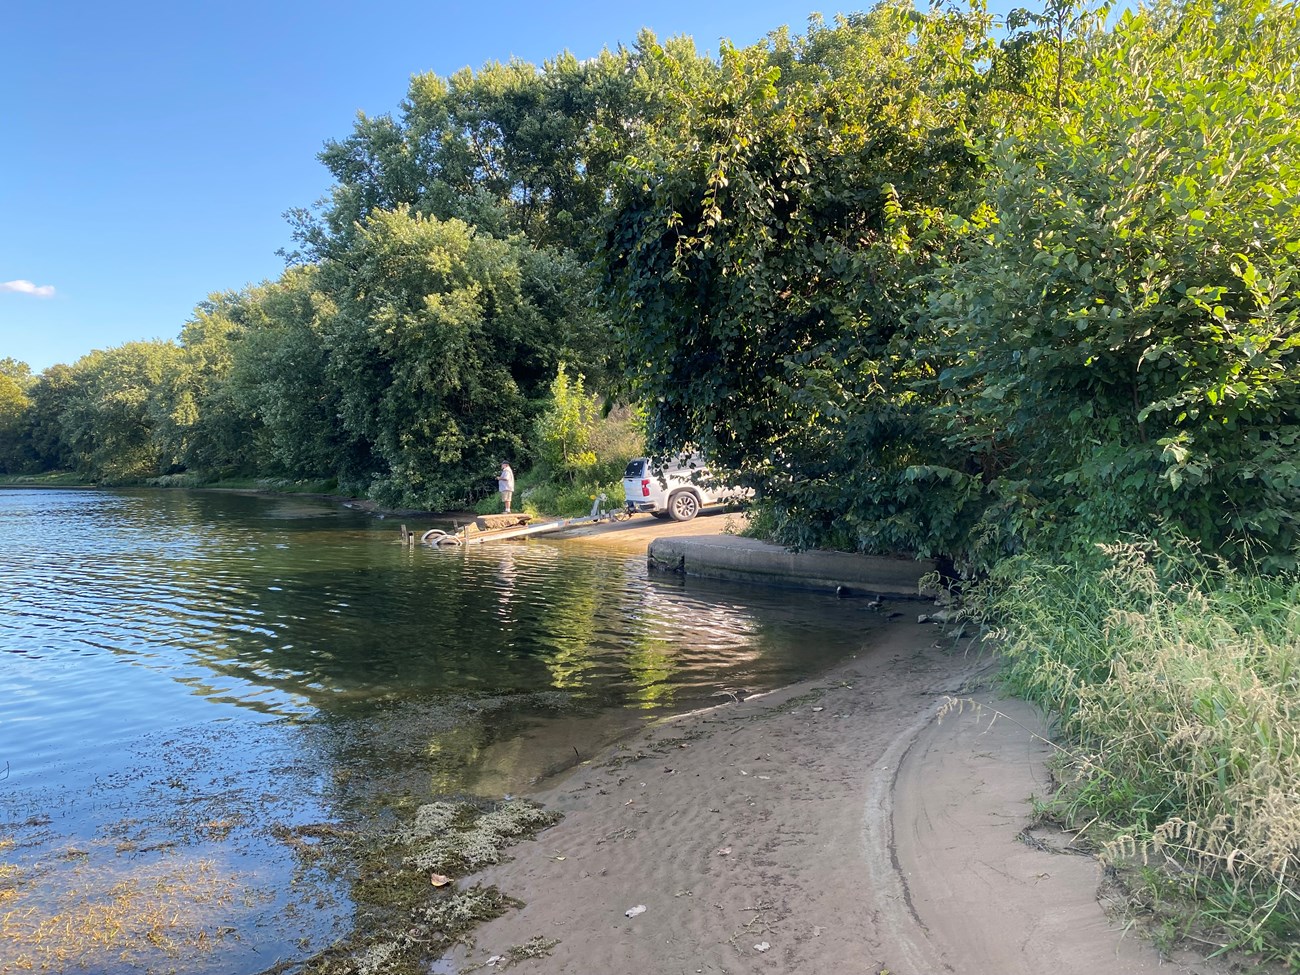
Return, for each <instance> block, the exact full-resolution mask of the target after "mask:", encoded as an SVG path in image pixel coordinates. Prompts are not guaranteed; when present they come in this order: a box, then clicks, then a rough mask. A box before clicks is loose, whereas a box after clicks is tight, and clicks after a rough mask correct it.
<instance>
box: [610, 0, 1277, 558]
mask: <svg viewBox="0 0 1300 975" xmlns="http://www.w3.org/2000/svg"><path fill="white" fill-rule="evenodd" d="M1058 14H1060V16H1058V17H1056V18H1051V17H1047V18H1039V19H1037V20H1036V21H1033V22H1028V21H1026V22H1025V24H1026V29H1025V30H1023V31H1022V32H1020V33H1018V34H1016V35H1013V37H1012V38H1011V39H1010V40H1009V41H1008V42H1007V43H1004V44H1003V46H1002V47H1001V49H1000V50H999V51H998V52H996V53H990V48H989V45H988V42H987V38H986V35H985V33H984V31H985V30H986V27H987V25H986V24H985V23H984V22H983V21H981V20H980V19H979V18H978V17H958V16H956V15H938V16H935V15H931V16H930V17H928V18H926V17H920V16H918V15H916V14H915V13H914V12H913V11H912V10H911V9H910V7H909V6H907V5H897V6H894V5H885V6H881V7H878V8H876V9H875V10H874V11H873V12H872V13H870V14H868V15H865V16H860V17H854V18H851V19H849V20H847V21H845V22H843V23H841V24H839V25H838V26H837V27H836V28H835V29H830V28H818V27H816V26H814V28H813V29H812V30H811V31H810V32H809V34H808V35H807V36H806V37H805V38H802V39H799V40H797V41H793V42H789V43H784V42H780V43H774V44H772V45H770V46H767V47H761V48H754V49H750V50H748V51H724V55H723V58H722V61H721V64H719V65H718V66H717V67H716V69H715V70H713V71H712V72H710V73H709V74H707V75H705V76H703V77H700V76H694V77H675V78H673V79H672V82H673V84H672V87H671V89H670V93H669V95H668V96H666V98H667V100H670V101H674V100H675V102H676V103H677V104H678V105H679V106H680V108H679V112H678V114H679V117H680V118H681V119H682V120H683V121H682V123H681V124H680V125H679V126H678V127H677V128H673V127H670V126H662V127H660V128H658V129H657V130H656V131H655V132H654V133H652V135H651V137H650V139H649V140H648V143H647V145H646V147H645V148H644V149H643V150H642V151H641V152H640V153H639V154H638V155H636V156H633V157H631V158H629V159H628V161H627V163H626V165H625V167H624V169H623V174H622V180H621V183H620V186H619V197H618V204H617V206H616V207H615V209H614V212H613V214H612V216H611V220H610V228H611V229H610V233H609V238H608V248H607V255H606V259H607V268H608V281H609V284H610V286H611V288H612V290H613V292H614V294H615V296H616V298H617V310H618V320H619V325H620V327H621V329H622V334H623V336H624V338H625V340H626V341H627V343H628V345H629V347H630V349H631V352H630V354H629V367H630V370H631V372H632V374H633V377H634V381H635V382H636V384H637V388H638V389H640V390H642V391H643V395H645V396H646V397H647V398H648V399H650V400H652V401H654V402H655V403H656V405H657V409H656V411H655V417H654V422H653V424H652V428H651V430H652V434H653V436H654V441H655V446H656V447H657V448H659V449H662V450H667V449H671V448H674V447H675V446H677V445H679V444H681V443H683V442H685V441H688V440H694V441H696V442H698V443H700V444H701V445H703V446H704V448H705V449H706V450H707V451H708V452H710V453H712V454H714V455H716V456H717V457H719V458H720V459H722V460H723V461H724V462H725V463H727V464H728V465H730V466H734V467H737V468H739V469H741V470H742V471H744V472H745V473H746V475H747V478H748V480H749V481H750V483H751V484H752V485H753V486H754V487H755V488H756V489H757V490H758V491H759V492H760V495H761V496H763V497H764V498H765V499H766V500H767V502H768V504H769V505H770V506H771V507H772V509H773V510H774V512H775V515H776V520H775V523H776V527H777V531H778V533H779V536H780V537H781V538H782V539H783V540H785V541H787V542H789V543H792V544H796V545H818V544H832V545H838V546H844V547H851V548H859V549H865V550H873V551H892V550H906V551H914V552H921V553H925V554H947V555H951V556H953V557H955V558H956V559H957V560H958V561H959V562H961V563H963V564H966V565H968V566H984V565H988V564H990V563H991V562H992V561H994V560H996V559H997V558H998V557H1000V556H1001V555H1002V554H1005V553H1008V552H1011V551H1015V550H1017V549H1019V548H1021V547H1023V546H1025V545H1027V544H1028V545H1051V546H1062V545H1069V544H1071V543H1073V542H1076V541H1079V540H1082V541H1088V540H1091V539H1107V538H1113V537H1114V536H1115V535H1116V534H1117V533H1119V532H1124V531H1149V530H1152V529H1154V528H1155V527H1157V526H1160V525H1173V526H1176V527H1178V528H1179V529H1181V530H1182V531H1183V532H1185V533H1187V534H1189V535H1190V536H1192V537H1193V538H1195V539H1197V540H1199V541H1201V542H1202V543H1203V544H1205V545H1206V546H1207V547H1210V548H1213V549H1215V550H1220V551H1224V552H1226V553H1230V554H1235V555H1238V556H1243V557H1244V556H1247V555H1250V554H1253V555H1256V556H1258V557H1259V558H1262V559H1265V560H1267V561H1268V562H1269V563H1270V564H1289V563H1290V562H1291V561H1292V559H1293V555H1292V551H1293V549H1294V547H1295V544H1296V541H1297V537H1296V534H1295V528H1296V526H1295V522H1294V512H1295V511H1297V510H1298V505H1297V502H1300V497H1298V496H1297V490H1298V489H1300V479H1297V477H1296V474H1297V471H1298V470H1300V468H1297V467H1296V466H1295V461H1296V449H1295V448H1296V436H1297V433H1300V428H1297V426H1296V423H1297V417H1296V406H1297V399H1296V391H1297V389H1296V386H1295V382H1296V380H1295V377H1296V375H1297V372H1296V369H1295V355H1296V344H1295V343H1296V324H1297V315H1298V314H1300V309H1298V308H1297V302H1296V288H1295V284H1296V277H1295V273H1296V267H1297V249H1298V248H1300V227H1297V223H1296V220H1297V210H1296V208H1295V206H1294V203H1293V201H1294V200H1295V199H1297V198H1300V183H1298V182H1297V171H1296V162H1297V158H1298V157H1300V155H1298V153H1297V141H1296V140H1297V139H1298V138H1300V111H1298V109H1300V105H1298V103H1297V77H1296V73H1295V70H1294V51H1295V50H1296V49H1297V47H1298V46H1300V27H1298V21H1297V14H1296V9H1295V8H1294V7H1293V6H1278V5H1267V4H1262V3H1253V2H1252V3H1244V4H1223V5H1210V4H1196V3H1193V4H1187V5H1182V6H1176V7H1175V6H1168V5H1166V6H1161V7H1159V8H1157V9H1156V10H1153V11H1150V12H1146V13H1142V14H1139V15H1133V14H1126V15H1125V16H1124V17H1123V18H1122V19H1121V20H1120V22H1119V23H1118V24H1117V25H1116V27H1115V28H1114V29H1113V30H1111V31H1107V32H1101V31H1097V30H1095V29H1093V26H1092V24H1091V22H1090V21H1089V20H1088V19H1087V18H1085V17H1079V16H1074V17H1073V18H1069V17H1066V16H1065V12H1064V11H1058ZM1063 25H1065V26H1068V27H1069V28H1070V29H1071V30H1072V31H1073V33H1072V34H1069V35H1068V36H1067V33H1066V32H1065V31H1064V29H1063Z"/></svg>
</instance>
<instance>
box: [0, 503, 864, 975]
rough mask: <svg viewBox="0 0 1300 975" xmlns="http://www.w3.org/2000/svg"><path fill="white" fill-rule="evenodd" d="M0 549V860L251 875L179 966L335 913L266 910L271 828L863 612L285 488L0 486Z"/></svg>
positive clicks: (493, 751)
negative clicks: (415, 535) (195, 862)
mask: <svg viewBox="0 0 1300 975" xmlns="http://www.w3.org/2000/svg"><path fill="white" fill-rule="evenodd" d="M0 555H3V583H4V585H3V587H2V588H0V768H4V767H7V768H8V769H9V775H8V777H7V778H5V779H3V780H0V857H2V856H5V855H6V854H5V844H6V843H12V844H16V845H15V846H13V847H12V848H11V849H12V852H11V853H9V854H8V856H9V857H10V858H11V859H12V860H13V864H12V865H13V867H14V869H16V870H18V871H19V874H18V875H19V876H29V873H28V871H32V870H35V869H36V868H35V866H34V865H36V864H42V865H43V866H42V867H41V870H44V871H46V872H44V873H41V874H40V877H41V881H40V882H41V883H42V884H44V885H46V887H47V888H48V889H46V888H42V890H44V891H45V893H43V894H42V896H43V897H44V898H45V901H44V903H45V904H46V906H47V907H48V905H50V904H57V903H58V902H59V897H60V894H59V893H58V891H59V890H60V889H62V890H63V891H65V892H67V891H72V890H74V889H76V888H77V884H78V883H82V884H84V883H85V882H86V879H85V877H84V876H82V877H78V875H77V871H78V870H80V869H82V868H83V867H84V868H85V869H90V868H92V867H93V869H94V870H95V871H96V876H99V874H100V873H101V872H102V873H103V874H104V875H105V876H111V875H115V874H116V875H119V876H132V875H133V874H134V872H136V871H139V870H141V869H143V868H144V867H145V866H148V865H150V864H156V863H157V862H158V860H159V858H160V857H163V856H167V855H172V854H173V853H175V851H178V850H186V851H189V853H190V854H193V855H194V856H196V857H198V856H200V855H201V856H203V857H209V858H211V859H212V861H213V862H214V863H217V864H219V865H221V866H222V869H224V870H226V871H227V873H228V875H229V876H230V877H234V876H238V877H242V878H250V877H251V878H252V879H251V880H248V881H247V884H248V888H249V893H248V895H247V903H248V904H249V905H250V906H249V907H248V909H247V911H246V912H245V913H243V914H241V915H240V920H239V924H240V925H241V926H242V925H244V924H245V923H247V924H250V925H252V926H253V927H254V928H255V929H256V932H257V934H256V936H255V937H254V936H251V935H249V936H248V937H249V940H248V941H247V942H246V943H245V944H244V947H242V948H233V947H228V946H227V947H223V952H224V953H223V955H222V957H221V958H220V959H219V960H217V959H213V960H211V961H210V962H205V961H203V960H202V959H187V960H186V964H185V966H184V969H185V970H186V971H194V972H202V971H209V970H210V971H214V972H216V971H225V972H231V971H256V970H259V969H258V966H257V960H258V959H259V958H265V957H277V956H278V955H281V954H285V955H288V956H293V955H295V954H297V955H298V956H301V953H302V952H304V951H307V950H308V949H309V948H310V946H311V945H314V944H319V943H320V941H321V940H322V939H325V938H327V937H328V936H329V933H330V929H331V925H332V924H334V923H335V922H337V921H338V920H339V918H341V917H344V916H346V914H347V912H348V910H349V905H348V902H347V896H346V891H345V889H344V888H339V887H336V886H331V885H330V884H329V883H324V884H323V885H322V884H321V883H317V884H316V885H315V886H314V887H313V888H312V890H311V892H310V893H306V892H303V893H301V897H303V898H306V899H310V900H311V901H312V903H313V904H314V905H315V906H314V907H312V909H311V911H310V912H309V915H307V914H302V913H300V914H298V915H293V914H292V912H291V911H290V907H291V906H292V903H293V902H294V898H295V897H298V896H299V892H300V889H302V888H300V884H301V883H302V882H303V881H302V878H303V877H309V876H310V875H311V871H310V869H308V868H307V867H306V866H304V861H302V860H301V859H300V858H298V854H297V853H296V852H293V851H291V850H290V849H288V848H286V846H285V845H284V843H283V842H282V841H281V840H279V839H277V836H281V835H283V834H281V833H277V832H276V831H275V828H276V827H279V826H284V825H285V824H288V825H290V826H292V825H294V824H304V823H308V824H309V823H313V822H326V821H328V822H354V823H360V822H364V821H366V820H367V817H373V816H374V815H375V814H376V813H375V811H376V809H379V808H383V807H385V806H391V805H393V804H396V805H397V806H399V807H404V806H406V805H409V804H411V803H414V802H418V801H423V800H424V799H427V798H429V797H430V796H432V795H436V794H442V793H452V792H461V791H466V792H477V793H480V794H489V795H491V794H500V793H504V792H517V791H520V790H522V789H526V788H527V787H528V785H529V783H530V782H533V781H535V780H536V779H537V778H538V777H539V776H542V775H545V774H547V773H549V772H552V771H556V770H558V769H560V768H563V767H564V766H565V765H566V764H572V763H573V762H575V761H578V760H581V759H583V758H587V757H590V756H591V755H592V754H593V753H594V752H595V750H596V749H597V748H599V747H600V745H602V744H603V743H606V742H608V741H611V740H613V739H614V738H616V737H617V736H618V735H619V734H621V733H623V732H625V731H626V730H627V728H628V727H629V726H630V725H632V724H634V723H636V722H638V721H642V720H644V717H645V715H646V714H647V713H656V712H658V711H662V710H663V709H666V708H686V707H692V706H696V705H698V704H699V703H702V702H711V698H712V695H714V694H716V693H717V692H718V691H719V690H722V689H728V688H734V687H739V686H744V687H748V688H750V689H752V690H761V689H765V688H769V687H772V686H774V685H776V684H780V683H783V682H786V681H789V680H792V679H796V678H798V677H800V676H803V675H805V674H808V673H812V672H816V671H818V670H820V669H823V668H824V667H826V666H828V665H829V664H831V663H833V662H834V661H835V660H837V659H839V658H841V657H842V656H844V655H845V654H847V653H850V652H854V651H856V650H858V649H860V648H861V647H862V646H863V645H864V644H865V643H866V641H867V640H868V639H869V633H870V630H871V629H872V628H873V627H874V626H875V624H876V622H877V620H876V617H875V616H873V615H872V614H869V613H866V612H865V611H864V610H863V608H862V606H861V604H860V603H852V602H839V601H835V600H819V599H814V600H811V601H810V599H809V598H808V597H803V596H788V595H785V594H780V593H771V592H764V591H758V590H755V591H746V590H744V589H738V588H735V587H727V586H723V585H701V584H696V583H691V584H689V585H687V584H684V583H683V582H682V581H681V580H678V579H666V580H665V579H659V578H652V577H648V576H647V574H646V570H645V566H644V563H643V561H642V560H640V559H629V558H627V557H624V556H601V555H593V554H591V553H589V552H583V551H581V550H579V549H577V548H566V547H565V546H564V545H562V544H555V543H547V542H545V541H533V542H526V543H503V544H499V545H495V546H481V547H473V548H466V549H427V548H419V549H414V550H412V549H408V548H405V547H403V546H401V545H400V544H398V542H397V532H396V525H395V524H393V523H389V522H385V521H379V520H376V519H373V518H371V517H369V516H367V515H364V514H362V513H359V512H355V511H350V510H348V509H346V508H343V507H342V506H339V505H336V504H331V503H328V502H317V501H312V500H304V499H297V498H265V497H250V496H241V495H233V494H217V493H203V492H183V491H161V492H145V491H121V492H107V491H84V492H81V491H23V490H2V491H0ZM69 849H75V850H78V851H80V854H79V855H80V856H82V858H81V859H77V858H68V857H66V856H65V853H66V851H67V850H69ZM167 851H171V853H169V852H167ZM50 864H56V865H57V866H54V867H50V866H49V865H50ZM0 865H2V864H0ZM30 876H35V874H30ZM240 882H241V883H244V882H245V881H242V880H241V881H240ZM32 883H35V881H32ZM60 884H62V885H63V886H62V888H60V887H59V885H60ZM33 889H35V888H33ZM267 892H275V893H274V896H270V897H269V899H264V898H263V894H266V893H267ZM304 903H305V901H304ZM331 904H332V905H333V906H331ZM304 910H305V908H304ZM295 918H296V919H295ZM250 919H251V920H250ZM241 936H244V935H243V934H242V932H241ZM227 948H228V950H227ZM4 952H5V949H4V948H0V967H4V965H5V964H7V963H8V961H9V960H12V959H8V960H7V959H6V956H5V954H4ZM92 967H95V966H92ZM96 970H103V971H105V972H109V971H114V970H118V969H114V968H113V967H112V966H111V965H108V964H107V963H105V964H104V965H103V966H99V967H97V968H96ZM121 970H125V969H121Z"/></svg>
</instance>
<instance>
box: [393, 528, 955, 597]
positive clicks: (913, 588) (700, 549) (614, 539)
mask: <svg viewBox="0 0 1300 975" xmlns="http://www.w3.org/2000/svg"><path fill="white" fill-rule="evenodd" d="M511 518H513V519H514V521H513V522H510V523H506V522H504V521H502V520H501V519H511ZM403 527H405V526H403ZM743 527H744V516H743V515H737V514H736V513H734V512H732V513H728V512H718V513H710V514H704V515H700V516H699V517H698V518H695V519H693V520H692V521H688V522H674V521H660V520H658V519H655V518H651V517H648V516H633V517H632V518H631V519H627V520H618V521H614V520H611V519H610V518H609V517H608V516H587V517H582V518H567V519H553V520H549V521H545V522H540V523H537V524H533V523H531V522H530V521H528V520H525V519H524V518H523V517H521V516H509V515H487V516H482V517H480V518H479V519H477V521H476V523H475V524H474V525H473V526H466V528H462V529H461V530H460V531H458V532H455V533H447V532H441V531H440V530H438V529H432V530H431V531H430V532H426V533H425V537H422V538H420V539H419V540H420V541H422V542H423V543H424V544H431V545H462V544H470V545H472V544H478V543H481V542H488V541H506V540H511V539H522V538H527V537H530V536H533V535H548V536H550V540H553V541H555V542H557V543H562V544H566V545H568V544H573V545H583V546H592V547H599V548H604V549H607V550H614V551H619V552H625V553H627V554H644V555H645V556H646V558H647V560H648V562H649V565H650V567H651V569H652V570H655V571H661V572H675V573H680V574H683V575H686V576H696V577H699V578H708V579H723V580H729V581H732V582H742V583H749V584H751V585H764V586H780V587H783V588H791V589H806V590H811V591H816V592H831V593H836V594H837V595H840V596H866V597H872V596H882V597H889V598H892V599H899V598H909V597H911V598H924V599H932V598H933V597H934V592H933V591H931V590H929V589H926V590H924V591H923V589H922V584H923V581H924V580H925V577H926V576H929V575H930V574H932V573H934V572H935V570H936V568H937V566H936V565H935V563H934V562H933V561H931V560H929V559H912V558H906V557H886V556H873V555H856V554H852V553H848V552H821V551H811V552H791V551H788V550H786V549H784V548H782V547H781V546H779V545H773V544H771V543H770V542H762V541H759V540H758V539H754V538H746V537H743V536H741V535H739V534H737V533H738V532H739V531H740V529H742V528H743ZM435 532H437V533H438V534H436V535H435V534H434V533H435ZM407 536H408V537H410V538H411V539H412V544H414V539H415V537H416V536H414V533H407Z"/></svg>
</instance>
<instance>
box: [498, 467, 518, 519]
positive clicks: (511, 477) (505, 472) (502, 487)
mask: <svg viewBox="0 0 1300 975" xmlns="http://www.w3.org/2000/svg"><path fill="white" fill-rule="evenodd" d="M497 490H498V491H500V492H501V503H502V504H504V505H505V509H506V514H510V499H511V498H512V497H513V496H514V493H515V472H514V471H512V470H511V469H510V465H509V464H507V463H506V462H505V461H502V462H501V473H500V474H498V475H497Z"/></svg>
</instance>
